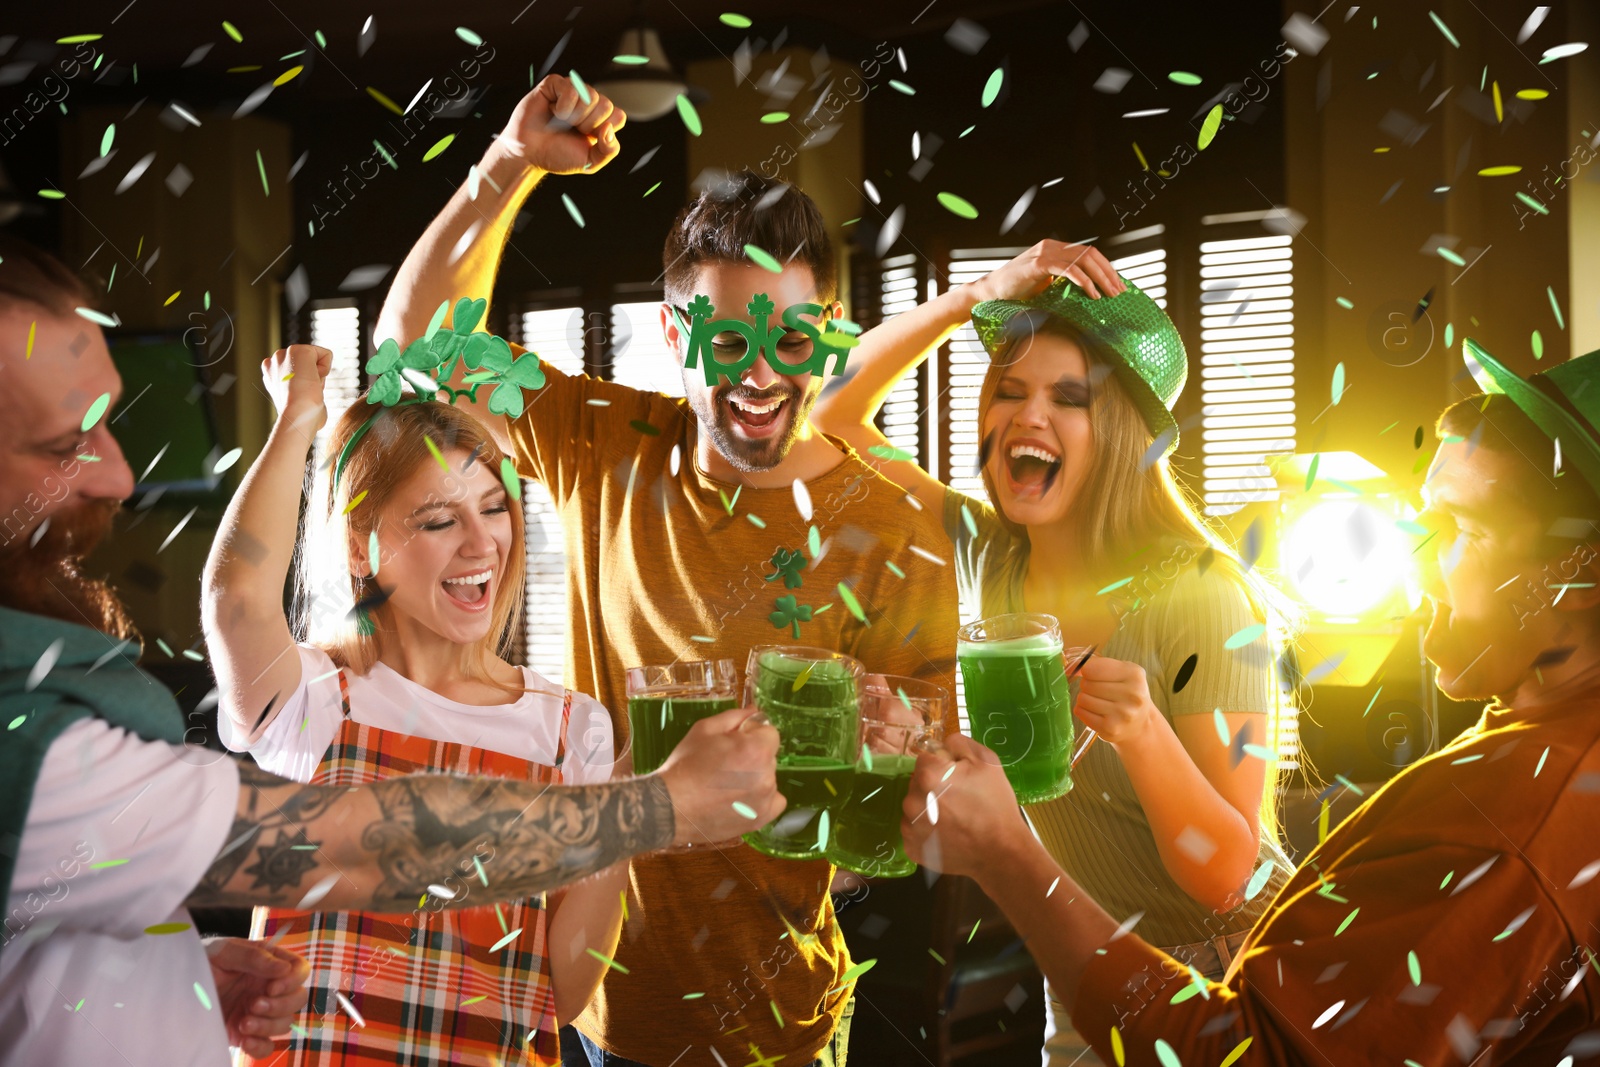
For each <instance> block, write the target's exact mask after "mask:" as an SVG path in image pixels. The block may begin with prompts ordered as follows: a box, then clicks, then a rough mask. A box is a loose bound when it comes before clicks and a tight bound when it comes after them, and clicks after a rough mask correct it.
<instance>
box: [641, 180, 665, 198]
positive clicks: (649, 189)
mask: <svg viewBox="0 0 1600 1067" xmlns="http://www.w3.org/2000/svg"><path fill="white" fill-rule="evenodd" d="M659 188H661V183H660V182H656V183H655V184H654V185H652V186H651V187H650V188H648V189H646V190H645V191H644V195H645V196H649V195H650V194H651V193H653V192H655V191H656V190H657V189H659ZM640 199H643V197H641V198H640Z"/></svg>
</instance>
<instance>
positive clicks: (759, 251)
mask: <svg viewBox="0 0 1600 1067" xmlns="http://www.w3.org/2000/svg"><path fill="white" fill-rule="evenodd" d="M744 254H745V255H746V256H748V257H749V259H750V262H752V263H754V264H755V265H756V266H758V267H760V268H761V269H762V270H767V271H771V272H772V273H773V274H782V273H783V264H782V263H779V262H778V261H777V259H776V258H775V257H774V256H773V255H772V253H771V252H768V251H767V250H766V249H764V248H759V247H757V246H756V245H745V246H744Z"/></svg>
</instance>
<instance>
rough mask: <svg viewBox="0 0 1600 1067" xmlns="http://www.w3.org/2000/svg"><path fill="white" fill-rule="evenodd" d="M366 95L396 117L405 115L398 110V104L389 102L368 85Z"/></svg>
mask: <svg viewBox="0 0 1600 1067" xmlns="http://www.w3.org/2000/svg"><path fill="white" fill-rule="evenodd" d="M367 93H368V95H370V96H371V97H372V99H374V100H376V101H377V102H378V103H380V104H382V105H383V106H384V107H386V108H388V109H389V110H390V111H393V112H394V113H395V114H396V115H404V114H405V112H404V111H401V110H400V105H399V104H397V103H395V102H394V101H393V100H390V99H389V98H388V97H387V96H385V95H383V94H382V93H380V92H379V91H378V90H376V89H374V88H373V87H372V86H370V85H369V86H367ZM373 144H377V142H376V141H374V142H373Z"/></svg>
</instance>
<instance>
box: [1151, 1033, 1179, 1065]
mask: <svg viewBox="0 0 1600 1067" xmlns="http://www.w3.org/2000/svg"><path fill="white" fill-rule="evenodd" d="M1156 1059H1158V1060H1160V1061H1161V1067H1183V1061H1182V1060H1180V1059H1178V1054H1177V1053H1176V1052H1174V1051H1172V1046H1171V1045H1169V1044H1167V1043H1166V1042H1165V1041H1163V1040H1161V1039H1160V1038H1159V1037H1158V1038H1156Z"/></svg>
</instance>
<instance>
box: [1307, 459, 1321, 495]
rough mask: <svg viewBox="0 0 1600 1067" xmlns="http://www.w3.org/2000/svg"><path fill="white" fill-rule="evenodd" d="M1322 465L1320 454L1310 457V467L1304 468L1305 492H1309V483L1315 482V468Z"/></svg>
mask: <svg viewBox="0 0 1600 1067" xmlns="http://www.w3.org/2000/svg"><path fill="white" fill-rule="evenodd" d="M1321 464H1322V453H1321V452H1318V453H1317V454H1316V455H1314V456H1312V457H1311V466H1310V467H1308V468H1306V492H1308V493H1309V492H1311V483H1312V482H1314V481H1316V480H1317V467H1319V466H1320V465H1321Z"/></svg>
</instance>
